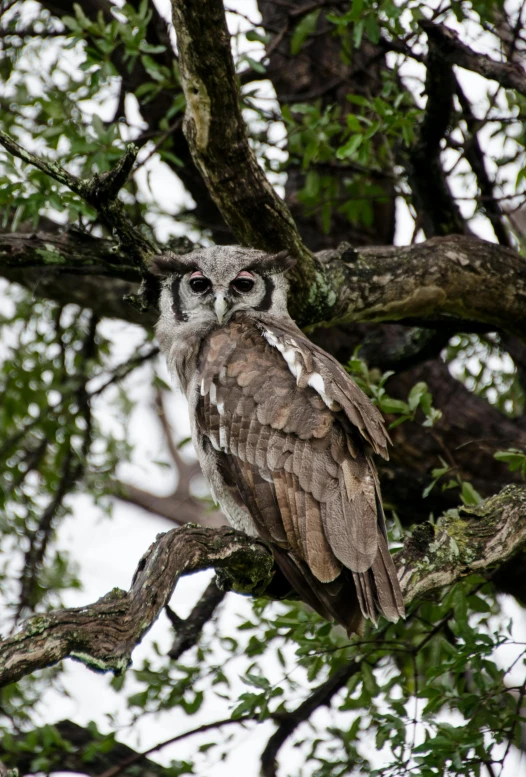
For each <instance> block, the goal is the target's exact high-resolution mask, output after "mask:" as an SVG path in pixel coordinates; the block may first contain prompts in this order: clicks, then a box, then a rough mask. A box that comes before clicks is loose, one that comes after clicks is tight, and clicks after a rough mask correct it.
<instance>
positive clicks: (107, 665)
mask: <svg viewBox="0 0 526 777" xmlns="http://www.w3.org/2000/svg"><path fill="white" fill-rule="evenodd" d="M525 546H526V488H522V487H518V486H507V487H506V488H505V489H504V490H503V491H502V492H501V493H500V494H498V495H496V496H493V497H491V498H490V499H487V500H486V501H485V502H482V503H481V504H480V505H478V506H477V507H472V508H462V509H461V510H458V511H454V512H451V511H450V512H449V513H447V514H445V515H444V516H443V517H442V518H441V519H440V520H439V521H438V522H437V525H436V527H434V528H433V527H431V526H430V525H428V526H426V527H419V529H418V530H417V532H415V534H414V535H413V536H412V537H410V538H409V539H408V540H407V541H406V543H405V546H404V548H403V550H401V551H400V552H399V553H398V554H397V555H396V557H395V560H396V564H397V568H398V572H399V576H400V580H401V584H402V590H403V592H404V599H405V601H406V604H409V603H410V602H411V601H413V600H414V599H415V598H416V597H418V596H421V595H422V594H424V593H427V592H429V591H431V590H433V589H436V588H441V587H443V586H444V585H450V584H452V583H454V582H455V581H456V580H458V579H460V578H461V577H463V576H464V575H466V574H469V573H471V572H480V573H484V572H490V571H491V570H493V568H495V567H496V566H498V565H499V564H501V563H503V562H505V561H506V560H508V559H509V558H511V556H513V555H514V554H515V553H517V552H518V551H519V550H520V549H521V548H524V547H525ZM210 567H212V568H215V569H216V570H219V571H220V574H221V577H222V578H223V580H226V581H228V586H229V587H230V588H231V589H232V590H235V591H238V592H242V593H245V594H247V593H252V594H254V595H261V594H262V593H264V592H265V590H266V589H267V588H268V586H269V585H270V583H271V581H272V577H273V574H274V565H273V559H272V555H271V553H270V551H269V550H268V548H267V547H266V546H265V545H264V544H263V543H261V542H259V541H258V540H255V539H253V538H251V537H247V536H246V535H244V534H242V533H241V532H237V531H235V530H234V529H230V528H227V527H222V528H220V529H206V528H203V527H199V526H195V525H193V524H187V525H186V526H183V527H181V528H178V529H173V530H172V531H170V532H167V533H166V534H161V535H160V536H159V537H158V538H157V540H156V542H155V543H153V545H152V546H151V547H150V548H149V550H148V551H147V552H146V554H145V555H144V556H143V558H142V559H141V560H140V562H139V564H138V566H137V570H136V572H135V575H134V578H133V581H132V587H131V589H130V590H129V591H128V592H125V591H121V590H119V589H114V590H113V591H110V592H109V593H108V594H106V595H105V596H103V597H102V598H101V599H99V601H98V602H95V603H94V604H91V605H89V606H87V607H82V608H75V609H70V610H61V611H57V612H54V613H47V614H46V615H37V616H34V617H33V618H30V619H29V620H27V621H26V622H25V623H24V624H23V626H22V629H21V630H20V631H19V632H17V633H16V634H14V635H13V636H11V637H8V638H7V639H5V640H4V641H3V642H0V686H3V685H6V684H8V683H11V682H15V681H16V680H18V679H20V678H21V677H23V676H24V675H26V674H30V673H31V672H33V671H35V670H36V669H41V668H43V667H45V666H49V665H51V664H56V663H57V662H58V661H60V660H62V659H63V658H66V657H70V658H75V659H77V660H79V661H82V662H83V663H84V664H85V665H86V666H88V667H89V668H90V669H93V670H95V671H102V672H105V671H112V672H116V673H120V672H123V671H124V670H125V669H126V667H127V666H128V665H129V664H130V663H131V656H132V653H133V650H134V648H135V647H136V645H137V644H139V642H140V641H141V639H142V638H143V636H144V635H145V634H146V632H147V631H148V630H149V629H150V628H151V626H152V624H153V623H154V622H155V620H156V619H157V617H158V615H159V613H160V611H161V610H162V608H163V607H164V606H165V605H166V603H167V602H168V601H169V599H170V597H171V595H172V592H173V589H174V587H175V585H176V583H177V580H178V579H179V577H180V576H181V575H185V574H189V573H191V572H196V571H198V570H200V569H207V568H210Z"/></svg>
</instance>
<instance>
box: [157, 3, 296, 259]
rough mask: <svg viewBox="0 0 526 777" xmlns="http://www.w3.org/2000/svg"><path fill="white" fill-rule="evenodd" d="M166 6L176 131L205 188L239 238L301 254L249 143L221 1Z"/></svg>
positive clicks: (280, 203) (282, 207) (284, 208)
mask: <svg viewBox="0 0 526 777" xmlns="http://www.w3.org/2000/svg"><path fill="white" fill-rule="evenodd" d="M172 10H173V21H174V27H175V30H176V33H177V42H178V46H179V57H180V67H181V77H182V83H183V88H184V92H185V97H186V116H185V124H184V130H185V134H186V137H187V140H188V143H189V145H190V149H191V152H192V156H193V159H194V162H195V164H196V165H197V167H198V168H199V170H200V171H201V174H202V176H203V178H204V180H205V181H206V183H207V187H208V190H209V191H210V193H211V194H212V197H213V198H214V200H215V202H216V203H217V205H218V207H219V209H220V210H221V212H222V213H223V215H224V217H225V220H226V221H227V223H228V224H229V226H230V227H231V228H232V230H233V231H234V233H235V235H236V237H237V238H238V239H239V241H240V242H241V243H242V244H244V245H249V246H253V247H256V248H261V249H263V250H267V251H269V252H272V251H278V250H281V249H284V248H288V249H289V251H291V252H292V253H293V254H295V255H298V256H300V257H301V256H306V255H308V252H307V251H306V249H305V247H304V246H303V244H302V242H301V239H300V237H299V234H298V232H297V230H296V226H295V224H294V221H293V219H292V216H291V215H290V213H289V210H288V208H287V206H286V205H285V203H284V202H283V201H282V200H281V199H280V198H279V197H278V196H277V195H276V193H275V192H274V190H273V189H272V187H271V185H270V184H269V182H268V181H267V179H266V177H265V174H264V173H263V171H262V170H261V168H260V167H259V165H258V163H257V159H256V157H255V155H254V153H253V152H252V151H251V149H250V147H249V144H248V137H247V132H246V126H245V122H244V120H243V117H242V115H241V109H240V105H239V91H238V86H237V80H236V75H235V70H234V63H233V60H232V54H231V51H230V35H229V33H228V30H227V26H226V20H225V11H224V7H223V2H222V0H203V1H202V2H200V3H198V4H195V3H193V2H190V0H174V1H173V3H172Z"/></svg>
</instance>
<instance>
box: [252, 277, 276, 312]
mask: <svg viewBox="0 0 526 777" xmlns="http://www.w3.org/2000/svg"><path fill="white" fill-rule="evenodd" d="M263 281H264V282H265V295H264V297H263V299H262V300H261V302H260V303H259V305H256V307H255V308H254V310H260V311H261V312H262V313H264V312H265V311H267V310H270V306H271V305H272V292H273V291H274V281H273V280H272V278H271V277H270V275H265V276H264V277H263Z"/></svg>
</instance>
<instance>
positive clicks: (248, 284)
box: [230, 275, 254, 294]
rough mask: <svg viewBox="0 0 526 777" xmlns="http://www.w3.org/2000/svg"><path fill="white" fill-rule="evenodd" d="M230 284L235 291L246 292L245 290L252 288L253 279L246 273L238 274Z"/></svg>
mask: <svg viewBox="0 0 526 777" xmlns="http://www.w3.org/2000/svg"><path fill="white" fill-rule="evenodd" d="M230 285H231V286H232V288H233V289H234V290H235V291H239V292H241V293H242V294H246V293H247V291H252V289H253V288H254V279H253V278H249V277H248V276H247V275H245V276H243V275H240V276H238V277H237V278H236V279H235V280H233V281H232V283H231V284H230Z"/></svg>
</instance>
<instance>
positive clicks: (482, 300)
mask: <svg viewBox="0 0 526 777" xmlns="http://www.w3.org/2000/svg"><path fill="white" fill-rule="evenodd" d="M321 256H322V255H320V257H321ZM323 258H325V260H326V261H327V264H326V265H325V268H326V289H327V293H332V294H333V295H334V298H335V299H334V305H333V308H332V317H331V320H330V325H332V324H334V323H350V322H355V321H405V322H406V323H407V322H408V321H410V322H413V323H423V322H435V323H436V322H437V321H440V320H444V321H449V322H451V319H461V320H463V321H479V322H484V323H488V324H491V325H492V326H495V327H497V328H502V329H504V330H505V331H508V332H511V333H513V334H516V335H517V336H518V337H520V338H522V339H524V337H525V332H526V305H525V300H526V260H525V259H524V258H523V257H521V256H519V255H518V254H516V253H515V252H514V251H511V250H509V249H507V248H504V247H502V246H498V245H496V244H494V243H489V242H487V241H485V240H479V239H478V238H474V237H468V236H465V235H451V236H447V237H434V238H431V239H430V240H428V241H426V242H425V243H419V244H416V245H413V246H405V247H402V248H399V247H394V246H386V247H385V248H381V247H380V248H378V247H375V248H371V247H364V248H359V249H356V250H355V249H353V248H351V247H350V246H348V245H347V246H346V245H345V244H343V245H342V246H340V247H339V248H338V250H337V251H335V252H329V251H327V252H323ZM293 291H297V290H295V289H294V290H293Z"/></svg>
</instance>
